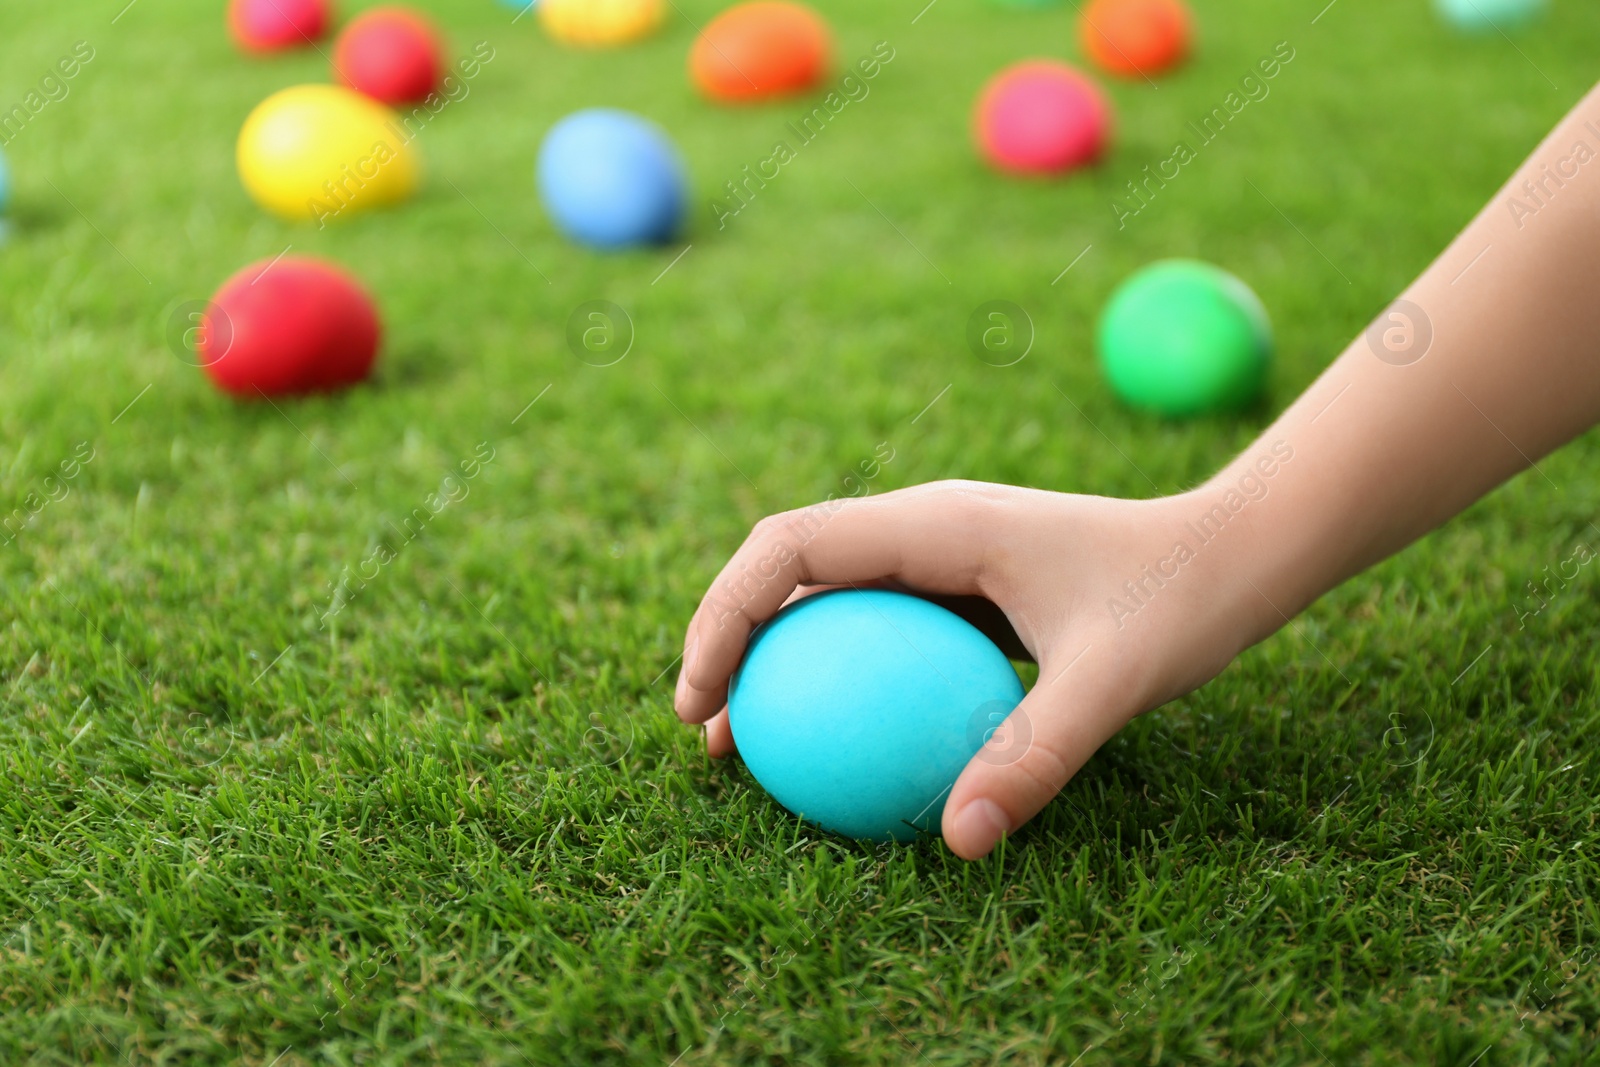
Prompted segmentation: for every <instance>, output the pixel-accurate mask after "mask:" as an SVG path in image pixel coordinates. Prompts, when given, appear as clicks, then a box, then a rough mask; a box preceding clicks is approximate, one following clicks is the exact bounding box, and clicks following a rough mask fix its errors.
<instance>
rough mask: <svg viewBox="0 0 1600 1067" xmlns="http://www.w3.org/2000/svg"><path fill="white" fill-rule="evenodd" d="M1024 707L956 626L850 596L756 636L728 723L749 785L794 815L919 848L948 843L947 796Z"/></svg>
mask: <svg viewBox="0 0 1600 1067" xmlns="http://www.w3.org/2000/svg"><path fill="white" fill-rule="evenodd" d="M1022 695H1023V690H1022V682H1021V681H1020V680H1019V679H1018V678H1017V672H1016V671H1015V670H1013V669H1012V667H1011V664H1010V662H1009V661H1008V660H1007V659H1006V657H1005V655H1004V653H1002V652H1001V651H1000V650H999V649H998V648H996V647H995V645H994V643H993V642H991V641H990V640H989V639H988V638H987V637H985V636H984V635H983V634H982V633H980V632H979V631H978V630H977V629H976V628H975V627H973V626H972V625H971V624H970V623H968V622H967V621H966V620H965V619H962V618H961V617H960V616H958V615H955V614H953V613H951V612H949V611H946V610H945V609H944V608H941V607H939V606H938V605H936V604H933V603H930V602H928V601H926V600H922V599H920V598H918V597H914V596H907V595H906V594H904V593H891V592H888V591H885V590H877V589H861V590H853V589H843V590H836V591H833V592H827V593H819V594H817V595H816V596H811V597H806V598H805V599H804V600H798V601H796V602H795V603H793V604H791V605H789V606H788V607H786V608H784V609H783V610H782V611H781V612H779V613H778V615H777V616H776V617H775V618H774V619H772V620H771V621H770V622H768V623H766V624H765V625H764V626H762V627H761V628H760V629H758V630H757V631H756V632H755V634H754V636H753V637H752V639H751V641H750V648H749V650H748V651H747V652H746V654H745V658H744V663H743V664H741V665H740V667H739V670H738V673H737V674H735V675H734V678H733V682H732V684H731V686H730V687H729V690H728V721H729V725H731V726H732V728H733V738H734V741H735V742H736V743H737V744H738V746H739V755H740V756H741V757H742V758H743V759H744V763H745V766H746V767H748V768H749V769H750V773H751V774H753V775H755V778H756V781H758V782H760V783H761V785H762V786H763V787H764V788H765V789H766V790H767V792H769V793H771V794H772V796H773V797H774V798H775V799H776V800H777V801H778V803H780V804H782V805H783V806H784V807H786V808H788V809H789V810H790V811H792V812H794V813H795V814H796V815H799V816H801V817H803V818H805V819H809V820H811V821H812V822H815V823H816V824H817V825H819V826H821V827H822V828H823V829H825V830H831V831H833V832H835V833H839V834H843V835H845V836H847V837H854V838H866V839H872V840H878V841H884V840H888V839H890V838H893V839H895V840H900V841H909V840H911V839H913V838H915V837H916V836H918V833H919V832H923V833H934V834H937V833H938V832H939V820H940V817H941V816H942V815H943V814H944V802H945V798H946V797H947V796H948V795H949V792H950V787H951V786H952V785H954V784H955V781H956V778H957V777H958V776H959V775H960V774H961V771H962V769H963V768H964V767H966V765H967V763H968V761H970V760H971V759H972V757H973V755H974V754H975V753H976V752H977V751H978V749H979V748H981V747H982V746H983V744H984V741H985V740H986V739H987V738H988V736H989V734H991V733H992V732H993V731H994V729H995V728H996V727H998V726H999V725H1000V724H1001V723H1002V722H1003V721H1004V720H1005V718H1006V716H1008V715H1009V714H1010V713H1011V711H1012V709H1014V708H1015V707H1016V706H1017V703H1018V702H1019V701H1021V700H1022ZM991 751H993V749H991Z"/></svg>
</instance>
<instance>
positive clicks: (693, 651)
mask: <svg viewBox="0 0 1600 1067" xmlns="http://www.w3.org/2000/svg"><path fill="white" fill-rule="evenodd" d="M699 654H700V639H699V638H695V639H694V640H693V641H690V642H689V647H688V648H686V649H684V650H683V674H682V675H680V677H683V678H687V677H689V674H690V672H692V671H693V670H694V661H695V660H696V659H697V658H699Z"/></svg>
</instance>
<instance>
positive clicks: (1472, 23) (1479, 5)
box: [1434, 0, 1545, 33]
mask: <svg viewBox="0 0 1600 1067" xmlns="http://www.w3.org/2000/svg"><path fill="white" fill-rule="evenodd" d="M1434 6H1435V7H1437V8H1438V9H1439V14H1441V15H1443V16H1444V18H1445V21H1447V22H1449V23H1450V24H1451V25H1452V26H1455V27H1456V28H1457V29H1462V30H1468V31H1470V32H1475V33H1478V32H1484V31H1489V30H1496V29H1501V30H1508V29H1512V28H1514V27H1517V26H1521V25H1522V24H1523V23H1526V22H1530V21H1532V20H1533V18H1534V17H1535V16H1536V15H1539V14H1540V13H1542V12H1543V11H1544V7H1545V0H1434Z"/></svg>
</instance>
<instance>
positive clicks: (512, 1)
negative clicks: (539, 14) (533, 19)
mask: <svg viewBox="0 0 1600 1067" xmlns="http://www.w3.org/2000/svg"><path fill="white" fill-rule="evenodd" d="M500 4H501V6H502V7H509V8H510V9H511V10H513V11H526V10H528V9H529V8H531V7H532V6H533V5H534V0H500Z"/></svg>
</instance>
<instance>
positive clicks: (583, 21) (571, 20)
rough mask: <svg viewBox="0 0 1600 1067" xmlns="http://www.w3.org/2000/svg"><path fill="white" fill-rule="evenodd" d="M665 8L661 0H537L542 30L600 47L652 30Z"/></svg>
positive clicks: (558, 37) (575, 42) (565, 41)
mask: <svg viewBox="0 0 1600 1067" xmlns="http://www.w3.org/2000/svg"><path fill="white" fill-rule="evenodd" d="M665 11H666V5H665V4H664V3H663V2H662V0H540V2H539V19H540V21H542V22H543V23H544V28H545V32H547V33H549V34H550V36H551V37H553V38H554V39H556V40H557V41H560V42H561V43H563V44H573V45H586V46H588V47H592V48H603V47H605V46H607V45H617V44H627V43H628V42H629V41H637V40H638V39H639V38H641V37H646V36H648V35H650V34H651V33H654V32H655V30H656V28H657V27H659V26H660V25H661V19H662V16H663V15H664V13H665Z"/></svg>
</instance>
